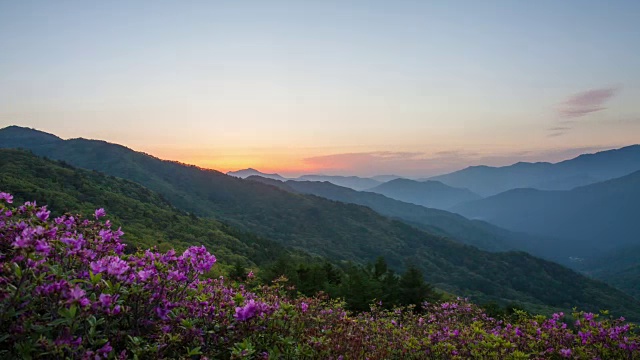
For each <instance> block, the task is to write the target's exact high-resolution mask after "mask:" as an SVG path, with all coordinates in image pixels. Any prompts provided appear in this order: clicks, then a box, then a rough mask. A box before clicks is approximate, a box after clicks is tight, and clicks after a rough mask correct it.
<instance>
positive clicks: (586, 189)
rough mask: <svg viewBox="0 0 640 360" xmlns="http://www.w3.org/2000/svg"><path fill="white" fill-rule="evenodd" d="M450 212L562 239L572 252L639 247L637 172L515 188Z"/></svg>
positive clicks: (639, 187) (639, 185) (639, 184)
mask: <svg viewBox="0 0 640 360" xmlns="http://www.w3.org/2000/svg"><path fill="white" fill-rule="evenodd" d="M453 211H455V212H457V213H459V214H461V215H463V216H466V217H468V218H471V219H479V220H484V221H488V222H490V223H492V224H496V225H498V226H501V227H504V228H506V229H509V230H512V231H522V232H527V233H530V234H538V235H543V236H555V237H558V238H561V239H563V243H562V244H558V246H562V247H564V248H568V249H571V251H572V252H573V253H574V254H582V255H587V254H590V255H593V254H597V253H599V252H601V251H611V250H613V249H615V248H618V247H623V246H631V245H640V240H639V238H638V234H640V221H638V216H639V215H640V171H636V172H634V173H631V174H629V175H626V176H623V177H620V178H617V179H613V180H608V181H604V182H600V183H596V184H591V185H587V186H582V187H578V188H575V189H573V190H566V191H545V190H536V189H515V190H509V191H506V192H504V193H501V194H498V195H494V196H491V197H488V198H485V199H481V200H477V201H472V202H468V203H464V204H460V205H458V206H456V207H454V208H453Z"/></svg>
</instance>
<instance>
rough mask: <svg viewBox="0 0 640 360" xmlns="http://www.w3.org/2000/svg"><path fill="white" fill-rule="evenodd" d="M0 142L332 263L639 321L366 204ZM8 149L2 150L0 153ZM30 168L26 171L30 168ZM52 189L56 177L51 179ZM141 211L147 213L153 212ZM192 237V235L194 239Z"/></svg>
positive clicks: (83, 144) (583, 292) (118, 157)
mask: <svg viewBox="0 0 640 360" xmlns="http://www.w3.org/2000/svg"><path fill="white" fill-rule="evenodd" d="M16 139H19V140H16ZM0 147H14V148H15V147H20V148H24V149H28V150H30V151H32V152H33V153H34V154H37V155H40V156H46V157H48V158H51V159H56V160H61V161H63V162H60V163H59V166H61V167H69V164H70V165H73V166H76V167H81V168H85V169H89V170H95V171H96V172H95V173H94V174H96V176H98V175H100V176H102V174H100V173H104V174H106V175H110V176H115V177H119V178H123V179H128V180H130V181H133V182H137V183H139V184H141V185H143V186H144V187H146V188H148V189H150V190H152V191H155V192H157V193H159V194H160V195H161V196H162V197H163V198H164V199H166V200H167V201H168V202H169V203H171V205H173V206H175V207H176V208H178V209H179V210H181V211H184V212H189V213H194V214H197V215H202V216H206V217H212V218H215V219H218V220H219V221H223V222H226V223H228V224H230V225H232V226H236V227H239V228H240V229H245V230H248V231H251V232H253V233H256V234H257V235H259V236H261V237H264V238H268V239H272V240H274V241H276V242H277V243H279V244H281V245H283V246H286V247H291V248H294V249H302V250H305V251H307V252H309V253H311V254H319V255H322V256H326V257H328V258H330V259H332V260H334V261H341V260H347V261H356V262H359V263H364V262H367V261H372V260H374V259H375V258H376V257H377V256H381V255H384V256H385V257H386V259H387V262H388V263H389V265H390V266H391V267H393V268H396V269H402V268H403V267H404V266H405V264H407V263H413V264H416V266H418V267H419V268H420V270H421V271H422V272H423V273H424V275H425V279H426V280H427V281H429V282H431V283H432V284H434V285H435V286H437V287H439V288H441V289H444V290H446V291H449V292H452V293H454V294H459V295H462V296H469V297H471V298H472V299H475V300H476V301H480V302H483V301H497V302H499V303H505V302H509V301H518V302H521V303H522V304H524V305H525V306H533V307H536V306H537V307H553V308H563V309H567V308H571V307H573V306H578V307H580V308H583V309H586V310H595V309H598V308H609V309H611V310H612V311H613V312H614V313H617V314H625V315H627V316H629V317H630V318H631V317H635V318H638V319H640V303H639V302H638V301H637V300H635V299H633V298H631V297H629V296H627V295H625V294H624V293H622V292H620V291H617V290H615V289H613V288H611V287H609V286H607V285H605V284H604V283H601V282H598V281H593V280H590V279H588V278H586V277H585V276H582V275H580V274H578V273H576V272H574V271H571V270H569V269H566V268H564V267H563V266H560V265H558V264H555V263H552V262H549V261H545V260H542V259H539V258H536V257H534V256H531V255H528V254H526V253H522V252H505V253H491V252H486V251H482V250H479V249H478V248H476V247H472V246H468V245H464V244H462V243H459V242H455V241H452V240H449V239H446V238H443V237H442V236H437V235H433V234H430V233H428V232H426V231H423V230H419V229H417V228H416V227H413V226H409V225H407V224H405V223H402V222H399V221H396V220H393V219H389V218H387V217H384V216H382V215H379V214H378V213H376V212H374V211H373V210H371V209H370V208H367V207H364V206H360V205H355V204H345V203H342V202H336V201H331V200H328V199H324V198H320V197H317V196H311V195H303V194H293V193H291V192H288V191H285V190H282V189H278V188H276V187H274V186H270V185H266V184H261V183H258V182H255V181H247V180H243V179H238V178H235V177H232V176H227V175H225V174H222V173H220V172H217V171H214V170H205V169H201V168H198V167H196V166H190V165H185V164H180V163H177V162H171V161H164V160H160V159H158V158H155V157H152V156H150V155H147V154H144V153H140V152H135V151H133V150H131V149H128V148H126V147H124V146H120V145H116V144H110V143H107V142H104V141H97V140H86V139H71V140H62V139H60V138H57V137H55V136H52V135H51V134H46V133H43V132H39V131H36V130H31V129H25V128H19V127H9V128H5V129H1V130H0ZM7 156H8V155H4V154H3V156H2V159H5V158H6V157H7ZM33 161H35V160H33ZM17 163H18V164H19V163H20V161H18V162H17ZM13 168H15V167H11V166H10V167H7V168H4V170H3V172H2V173H1V174H0V175H6V174H10V175H13V176H16V174H15V173H16V172H15V171H14V170H12V169H13ZM28 169H31V170H28ZM28 169H26V170H25V171H26V172H27V173H28V172H29V171H32V172H33V171H37V170H36V168H33V169H32V168H30V167H29V168H28ZM70 171H72V170H70ZM70 175H71V177H70V178H71V179H73V178H74V177H73V174H70ZM29 176H33V174H30V175H29ZM43 176H46V175H45V174H44V173H43ZM3 178H4V177H3ZM23 183H24V180H17V181H16V182H14V184H16V186H23ZM56 186H64V183H60V182H57V185H56ZM79 186H80V185H79ZM114 186H115V185H114ZM82 191H84V190H81V192H82ZM124 204H126V202H125V203H124ZM149 218H150V219H153V214H152V213H149ZM164 221H171V220H164ZM193 241H194V242H196V243H197V242H199V240H198V238H194V239H193ZM213 251H214V253H215V251H216V250H215V248H214V249H213ZM541 289H544V291H541Z"/></svg>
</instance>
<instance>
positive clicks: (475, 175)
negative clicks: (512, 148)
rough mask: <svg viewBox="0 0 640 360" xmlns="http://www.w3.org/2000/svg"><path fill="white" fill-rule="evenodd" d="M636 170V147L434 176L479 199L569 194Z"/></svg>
mask: <svg viewBox="0 0 640 360" xmlns="http://www.w3.org/2000/svg"><path fill="white" fill-rule="evenodd" d="M637 170H640V145H632V146H627V147H623V148H621V149H616V150H607V151H601V152H598V153H595V154H584V155H580V156H578V157H576V158H574V159H571V160H566V161H562V162H559V163H555V164H553V163H546V162H539V163H526V162H519V163H517V164H513V165H510V166H503V167H491V166H472V167H468V168H466V169H463V170H460V171H456V172H453V173H450V174H446V175H440V176H435V177H432V178H429V180H438V181H441V182H443V183H445V184H447V185H449V186H455V187H460V188H467V189H469V190H471V191H473V192H475V193H477V194H479V195H481V196H491V195H496V194H498V193H501V192H504V191H507V190H511V189H517V188H534V189H540V190H570V189H573V188H575V187H578V186H584V185H589V184H593V183H596V182H600V181H605V180H610V179H614V178H617V177H620V176H624V175H628V174H630V173H632V172H634V171H637Z"/></svg>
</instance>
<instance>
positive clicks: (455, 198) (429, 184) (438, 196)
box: [368, 179, 481, 210]
mask: <svg viewBox="0 0 640 360" xmlns="http://www.w3.org/2000/svg"><path fill="white" fill-rule="evenodd" d="M368 191H371V192H375V193H378V194H382V195H385V196H387V197H390V198H392V199H396V200H400V201H404V202H408V203H412V204H417V205H422V206H426V207H430V208H435V209H445V210H446V209H448V208H450V207H452V206H454V205H457V204H460V203H463V202H468V201H472V200H477V199H480V198H481V197H480V195H478V194H475V193H473V192H471V191H470V190H468V189H461V188H455V187H451V186H448V185H445V184H443V183H441V182H439V181H435V180H427V181H415V180H409V179H395V180H391V181H388V182H386V183H384V184H380V185H378V186H376V187H374V188H371V189H369V190H368Z"/></svg>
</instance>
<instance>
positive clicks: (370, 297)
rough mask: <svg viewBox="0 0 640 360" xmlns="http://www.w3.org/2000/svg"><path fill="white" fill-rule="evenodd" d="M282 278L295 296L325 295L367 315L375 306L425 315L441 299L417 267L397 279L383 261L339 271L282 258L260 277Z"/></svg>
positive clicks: (267, 280) (380, 259) (353, 265)
mask: <svg viewBox="0 0 640 360" xmlns="http://www.w3.org/2000/svg"><path fill="white" fill-rule="evenodd" d="M280 276H285V277H286V278H287V279H288V280H289V281H288V283H289V284H290V285H293V286H294V287H295V289H294V290H293V292H296V291H297V292H300V293H302V294H304V295H306V296H314V295H316V294H318V293H319V292H322V293H324V294H327V295H329V296H331V297H340V298H342V299H344V301H345V303H346V305H347V308H348V309H350V310H354V311H368V310H369V309H370V307H371V304H372V303H374V302H377V303H378V306H381V307H383V308H386V309H392V308H394V307H397V306H408V305H413V306H414V307H415V309H416V310H417V311H422V303H423V302H424V301H430V302H433V301H437V300H440V299H441V295H440V294H439V293H438V292H437V291H436V290H435V289H434V288H433V287H432V286H431V285H430V284H427V283H426V282H425V281H424V277H423V276H422V273H421V272H420V270H418V269H417V268H416V267H413V266H411V267H409V268H408V269H407V271H406V272H405V273H404V274H402V276H398V275H396V274H395V273H394V272H393V270H390V269H389V268H388V267H387V264H386V261H385V260H384V258H382V257H379V258H378V259H376V262H375V264H369V265H368V266H358V265H355V264H352V263H349V264H346V265H344V266H343V267H337V266H333V265H331V264H330V263H327V262H325V263H322V262H319V261H318V262H313V263H309V262H299V261H296V260H295V259H294V258H292V257H291V256H283V257H281V258H280V259H278V260H277V261H276V262H274V263H273V264H271V265H269V266H267V267H266V268H265V269H264V271H263V272H262V276H261V277H262V279H263V280H264V281H265V282H271V281H273V280H275V279H277V278H279V277H280Z"/></svg>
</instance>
